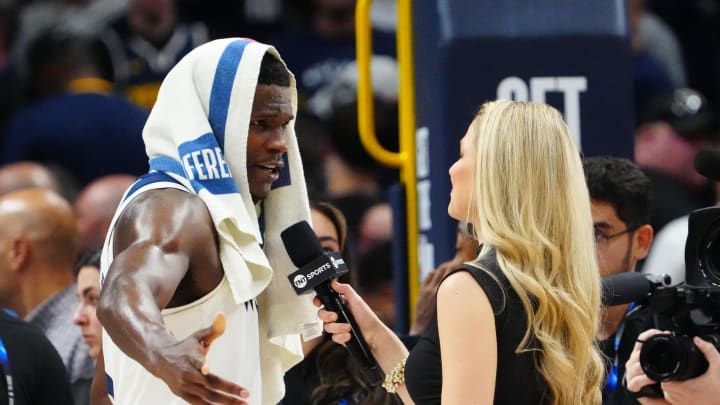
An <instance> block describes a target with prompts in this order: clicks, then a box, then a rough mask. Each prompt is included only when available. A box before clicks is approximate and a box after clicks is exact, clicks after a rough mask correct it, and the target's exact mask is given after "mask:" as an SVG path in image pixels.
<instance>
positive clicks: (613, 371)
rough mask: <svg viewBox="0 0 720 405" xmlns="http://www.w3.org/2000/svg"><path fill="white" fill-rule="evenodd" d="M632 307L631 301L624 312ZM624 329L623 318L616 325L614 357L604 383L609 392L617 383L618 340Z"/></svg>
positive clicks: (613, 389) (620, 338) (633, 304)
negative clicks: (621, 321) (618, 324)
mask: <svg viewBox="0 0 720 405" xmlns="http://www.w3.org/2000/svg"><path fill="white" fill-rule="evenodd" d="M634 307H635V303H634V302H631V303H630V305H629V306H628V309H627V312H626V314H627V313H628V312H630V311H632V309H633V308H634ZM624 331H625V321H624V320H623V323H621V324H620V327H618V330H617V332H615V337H614V338H613V350H614V353H615V357H614V358H613V365H612V368H610V374H608V378H607V383H606V384H605V386H606V387H607V390H608V391H609V392H614V391H615V388H617V384H618V357H619V350H620V341H621V340H622V335H623V332H624Z"/></svg>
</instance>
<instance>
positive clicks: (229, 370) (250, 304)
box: [101, 173, 262, 405]
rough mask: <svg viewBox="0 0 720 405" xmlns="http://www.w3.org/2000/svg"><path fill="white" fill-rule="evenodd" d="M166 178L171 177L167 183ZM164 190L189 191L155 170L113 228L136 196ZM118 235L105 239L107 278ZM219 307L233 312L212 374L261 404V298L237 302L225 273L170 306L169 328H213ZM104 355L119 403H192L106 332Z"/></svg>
mask: <svg viewBox="0 0 720 405" xmlns="http://www.w3.org/2000/svg"><path fill="white" fill-rule="evenodd" d="M160 176H164V178H165V179H168V180H167V181H162V178H160ZM148 178H150V179H148ZM158 179H160V181H158ZM158 188H177V189H180V190H185V189H184V188H183V187H182V186H181V185H179V184H178V183H176V182H174V181H172V179H171V178H170V177H168V176H165V175H163V174H160V173H151V174H149V175H146V176H143V177H142V178H141V179H140V180H138V182H137V183H136V184H135V185H134V186H133V187H131V188H130V190H129V191H128V193H127V195H126V197H125V198H124V199H123V202H122V203H121V204H120V207H119V208H118V211H117V213H116V214H115V218H114V220H113V222H112V224H111V227H110V229H113V227H114V225H115V222H116V221H117V218H118V216H119V214H120V213H121V212H122V210H123V209H124V208H125V207H126V206H127V204H128V203H129V202H130V201H131V200H132V199H133V198H135V197H136V196H138V195H140V194H141V193H143V192H145V191H147V190H151V189H158ZM186 191H187V190H186ZM112 235H113V233H112V232H109V233H108V236H107V238H106V241H105V249H104V250H103V257H102V265H101V267H102V269H101V280H104V279H105V275H106V274H107V270H108V268H109V265H110V263H111V262H112V259H113V255H112V249H108V248H107V247H108V246H110V247H111V246H112V240H113V236H112ZM219 311H222V312H224V313H225V315H226V316H227V327H226V329H225V333H223V334H222V335H221V336H220V337H219V338H217V339H216V340H215V341H213V343H212V345H211V346H210V350H209V352H208V355H207V364H208V366H209V367H210V372H211V373H213V374H215V375H218V376H219V377H221V378H223V379H226V380H229V381H233V382H235V383H237V384H239V385H241V386H243V387H244V388H246V389H248V390H249V391H250V398H249V400H248V402H249V403H250V404H253V405H260V404H261V403H262V398H261V396H262V381H261V372H260V371H261V370H260V347H259V331H258V313H257V302H256V300H254V299H253V300H251V301H247V302H245V303H241V304H239V305H238V304H235V301H234V298H233V295H232V292H231V290H230V285H229V284H228V280H227V277H225V276H224V277H223V279H222V281H221V282H220V284H219V285H218V286H217V287H216V288H215V289H213V291H211V292H210V293H208V294H207V295H206V296H204V297H202V298H200V299H198V300H197V301H195V302H192V303H190V304H187V305H184V306H181V307H176V308H170V309H165V310H163V311H162V312H161V314H162V317H163V321H164V322H165V325H166V326H167V327H168V329H169V330H170V331H171V332H172V333H173V335H174V336H175V337H176V338H177V339H178V340H182V339H185V338H186V337H188V336H190V335H192V334H193V333H195V332H196V331H198V330H199V329H202V328H206V327H208V326H210V325H211V324H212V321H213V318H214V316H215V314H216V313H217V312H219ZM103 355H104V359H105V373H106V382H107V385H108V393H109V394H110V396H111V398H112V400H113V403H114V404H115V405H138V404H160V405H176V404H186V403H187V402H185V401H184V400H182V399H181V398H179V397H177V396H175V395H174V394H173V393H172V392H171V391H170V389H169V388H168V386H167V385H166V384H165V382H164V381H162V380H160V379H158V378H156V377H155V376H153V375H152V374H150V372H148V371H147V370H146V369H145V368H144V367H143V366H141V365H140V364H139V363H138V362H136V361H135V360H133V359H131V358H130V357H128V356H127V355H126V354H125V353H124V352H122V351H121V350H120V349H119V348H118V347H117V346H116V345H115V344H114V343H113V341H112V340H111V339H110V337H109V336H108V335H107V333H105V332H103Z"/></svg>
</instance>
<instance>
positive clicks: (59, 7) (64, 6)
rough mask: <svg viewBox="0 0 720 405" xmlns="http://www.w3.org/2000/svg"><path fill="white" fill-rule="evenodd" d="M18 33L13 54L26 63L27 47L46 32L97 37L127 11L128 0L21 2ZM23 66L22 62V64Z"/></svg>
mask: <svg viewBox="0 0 720 405" xmlns="http://www.w3.org/2000/svg"><path fill="white" fill-rule="evenodd" d="M22 3H24V5H23V7H22V11H21V13H20V31H19V33H18V39H17V43H16V44H15V47H14V49H13V54H15V55H16V57H18V58H19V59H20V60H21V61H24V60H25V56H26V55H25V54H26V52H27V48H28V47H29V46H30V44H32V43H33V42H35V40H36V39H37V38H38V37H39V36H40V35H42V34H43V33H44V32H46V31H48V30H60V31H64V32H71V33H73V34H75V35H83V36H88V37H91V36H96V35H97V34H98V32H100V31H101V30H102V29H104V28H105V26H106V24H107V23H108V22H109V21H111V20H112V19H114V18H117V17H118V16H119V15H121V14H122V13H124V12H125V11H126V10H127V5H128V0H51V1H22ZM23 65H24V63H23Z"/></svg>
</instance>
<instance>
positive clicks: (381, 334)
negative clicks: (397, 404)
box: [315, 281, 413, 404]
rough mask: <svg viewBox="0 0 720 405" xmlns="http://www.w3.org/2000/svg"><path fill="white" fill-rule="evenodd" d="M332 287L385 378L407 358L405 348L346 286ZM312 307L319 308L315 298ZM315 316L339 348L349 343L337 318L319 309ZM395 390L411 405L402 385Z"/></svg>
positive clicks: (346, 331)
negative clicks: (340, 296) (344, 304)
mask: <svg viewBox="0 0 720 405" xmlns="http://www.w3.org/2000/svg"><path fill="white" fill-rule="evenodd" d="M332 287H333V289H334V290H335V291H337V292H338V293H339V294H341V295H342V296H343V299H344V300H345V303H346V304H347V306H348V308H349V309H350V312H351V313H352V315H353V317H354V318H355V321H356V322H357V325H358V327H359V328H360V331H361V332H362V334H363V336H364V337H365V341H366V342H367V344H368V347H370V350H371V351H372V354H373V356H375V360H377V362H378V366H380V368H381V369H382V370H383V372H384V373H385V374H388V373H390V371H391V370H392V369H393V368H394V367H395V366H396V365H397V364H398V363H400V362H401V361H403V360H404V359H405V358H407V355H408V350H407V348H406V347H405V345H404V344H403V343H402V341H401V340H400V339H399V338H398V337H397V336H396V335H395V333H394V332H393V331H392V330H390V328H388V327H387V326H386V325H385V324H384V323H383V322H382V321H381V320H380V318H378V317H377V315H375V312H373V310H372V309H371V308H370V307H369V306H368V305H367V304H366V303H365V301H363V299H362V298H361V297H360V296H359V295H358V293H357V292H355V290H353V288H352V287H351V286H350V285H349V284H342V283H338V282H337V281H333V284H332ZM315 303H316V305H318V306H319V305H320V302H319V300H318V299H317V298H316V302H315ZM318 316H319V317H320V319H322V321H323V322H324V323H325V331H326V332H328V333H331V334H332V335H333V336H332V339H333V341H335V342H336V343H339V344H345V343H347V342H348V341H349V340H350V337H351V335H350V325H348V324H346V323H337V322H335V321H337V314H335V313H334V312H330V311H326V310H324V309H320V310H319V311H318ZM397 389H398V392H397V393H398V395H399V396H400V398H401V399H402V400H403V403H405V404H412V403H413V402H412V399H410V395H409V394H408V392H407V389H406V388H405V384H401V385H400V386H399V387H398V388H397Z"/></svg>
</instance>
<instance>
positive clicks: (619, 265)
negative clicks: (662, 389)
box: [584, 156, 653, 404]
mask: <svg viewBox="0 0 720 405" xmlns="http://www.w3.org/2000/svg"><path fill="white" fill-rule="evenodd" d="M584 167H585V177H586V180H587V185H588V190H589V192H590V199H591V204H592V205H591V209H592V218H593V225H594V229H595V245H596V248H597V258H598V265H599V268H600V275H601V277H607V276H612V275H615V274H620V273H624V272H632V271H635V266H636V264H637V262H638V261H640V260H642V259H644V258H645V256H646V255H647V252H648V249H649V248H650V244H651V243H652V239H653V228H652V226H651V225H649V221H650V210H651V205H652V186H651V184H650V180H649V179H648V178H647V176H646V175H645V174H644V173H643V171H642V170H641V169H640V168H639V167H638V166H636V165H635V164H634V163H632V162H631V161H629V160H627V159H623V158H618V157H609V156H602V157H591V158H587V159H585V161H584ZM628 310H629V305H627V304H626V305H617V306H612V307H605V308H604V309H603V312H604V313H603V316H602V325H601V328H600V332H599V334H598V340H599V341H600V346H601V348H602V349H603V352H604V353H605V355H606V356H607V362H608V366H607V368H608V377H607V381H606V386H605V388H604V390H603V404H626V403H628V404H634V403H637V402H635V400H634V399H632V398H630V397H629V396H628V395H627V392H625V390H624V389H623V388H622V386H621V384H619V381H620V380H621V379H622V377H623V374H624V371H625V370H624V365H625V361H626V360H627V359H628V357H629V356H630V353H631V352H632V348H633V343H634V340H635V337H636V336H637V334H638V333H639V332H640V331H641V330H642V327H641V326H640V325H637V327H631V326H630V325H626V324H625V322H624V321H625V314H626V313H627V312H628ZM631 329H632V330H631Z"/></svg>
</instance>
